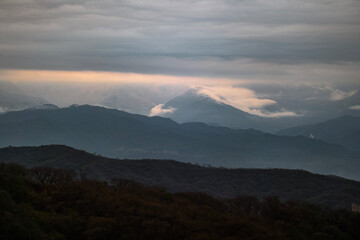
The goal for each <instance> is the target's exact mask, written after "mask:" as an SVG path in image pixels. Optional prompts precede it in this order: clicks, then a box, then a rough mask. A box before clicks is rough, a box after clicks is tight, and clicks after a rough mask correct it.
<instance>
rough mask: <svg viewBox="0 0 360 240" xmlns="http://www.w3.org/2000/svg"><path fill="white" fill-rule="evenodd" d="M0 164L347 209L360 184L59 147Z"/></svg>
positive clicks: (2, 152)
mask: <svg viewBox="0 0 360 240" xmlns="http://www.w3.org/2000/svg"><path fill="white" fill-rule="evenodd" d="M0 162H2V163H18V164H21V165H24V166H26V167H34V166H48V167H56V168H66V169H73V170H81V171H82V172H83V173H86V174H87V176H88V177H89V178H93V179H97V180H100V181H111V180H112V179H113V178H123V179H130V180H134V181H137V182H140V183H143V184H145V185H151V186H161V187H164V188H166V189H167V190H169V191H171V192H204V193H208V194H210V195H212V196H217V197H222V198H233V197H236V196H238V195H253V196H256V197H259V198H262V197H265V196H279V197H280V199H281V200H296V201H309V202H313V203H317V204H322V205H326V206H331V207H342V208H347V209H349V208H350V206H351V203H352V202H357V199H358V197H359V196H360V182H356V181H351V180H347V179H343V178H339V177H335V176H324V175H318V174H311V173H309V172H305V171H301V170H286V169H225V168H214V167H200V166H196V165H193V164H187V163H181V162H176V161H170V160H118V159H109V158H104V157H100V156H95V155H92V154H89V153H87V152H84V151H79V150H76V149H73V148H70V147H66V146H61V145H51V146H41V147H19V148H15V147H10V148H3V149H0Z"/></svg>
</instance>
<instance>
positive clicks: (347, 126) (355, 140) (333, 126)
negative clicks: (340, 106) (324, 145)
mask: <svg viewBox="0 0 360 240" xmlns="http://www.w3.org/2000/svg"><path fill="white" fill-rule="evenodd" d="M279 134H281V135H286V136H298V135H302V136H307V137H310V138H314V139H321V140H324V141H326V142H329V143H336V144H341V145H343V146H345V147H347V148H349V149H352V150H355V151H360V117H355V116H350V115H344V116H342V117H339V118H335V119H330V120H328V121H325V122H321V123H317V124H310V125H303V126H298V127H294V128H288V129H284V130H282V131H280V132H279Z"/></svg>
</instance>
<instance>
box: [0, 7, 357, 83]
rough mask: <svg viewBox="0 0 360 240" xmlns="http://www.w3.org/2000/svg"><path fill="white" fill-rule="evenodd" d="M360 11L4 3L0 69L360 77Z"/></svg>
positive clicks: (0, 15) (0, 19) (0, 10)
mask: <svg viewBox="0 0 360 240" xmlns="http://www.w3.org/2000/svg"><path fill="white" fill-rule="evenodd" d="M359 13H360V1H358V0H343V1H333V0H317V1H308V0H301V1H300V0H296V1H295V0H292V1H289V0H271V1H269V0H258V1H256V0H251V1H250V0H249V1H248V0H243V1H238V0H221V1H220V0H217V1H215V0H208V1H190V0H184V1H175V0H174V1H173V0H157V1H140V0H127V1H126V0H123V1H119V0H103V1H95V0H72V1H66V0H48V1H43V0H16V1H14V0H12V1H10V0H7V1H5V0H1V1H0V33H1V34H0V65H1V67H2V68H19V69H56V70H102V71H123V72H139V73H160V74H175V75H204V76H224V77H246V78H251V77H252V76H253V75H259V76H260V78H263V77H264V76H269V75H270V76H277V77H276V78H282V76H284V75H285V76H288V71H289V70H285V71H284V70H283V67H284V66H283V64H286V67H288V66H289V65H291V66H293V65H294V66H300V67H299V70H297V71H303V70H304V69H306V68H307V66H308V65H309V64H312V63H314V64H324V66H328V67H329V68H330V69H331V68H332V67H333V65H336V66H338V64H339V62H341V64H340V65H342V66H344V64H345V65H346V68H347V69H341V71H342V72H346V71H348V68H351V69H352V71H355V70H354V69H356V68H358V62H359V60H360V44H359V42H360V14H359ZM250 63H253V64H252V65H251V64H250ZM349 64H350V67H349V66H348V65H349ZM354 64H355V65H354ZM257 67H260V68H261V69H257V71H256V72H255V71H254V70H252V69H255V68H257ZM290 69H292V67H290ZM290 71H291V70H290ZM339 71H340V70H339ZM290 75H291V74H290ZM353 75H356V74H355V73H353ZM270 78H271V77H270ZM274 78H275V77H274ZM352 80H353V81H354V79H352Z"/></svg>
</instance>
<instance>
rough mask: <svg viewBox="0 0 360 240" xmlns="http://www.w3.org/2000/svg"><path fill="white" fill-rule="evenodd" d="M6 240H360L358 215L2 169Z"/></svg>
mask: <svg viewBox="0 0 360 240" xmlns="http://www.w3.org/2000/svg"><path fill="white" fill-rule="evenodd" d="M0 239H228V240H230V239H293V240H296V239H326V240H329V239H360V214H358V213H352V212H350V211H347V210H331V209H327V208H326V209H325V208H322V207H320V206H317V205H313V204H309V203H304V202H286V203H283V202H280V201H279V199H278V198H276V197H268V198H265V199H264V200H263V201H259V200H258V199H257V198H255V197H251V196H239V197H237V198H234V199H227V200H224V199H215V198H213V197H210V196H208V195H205V194H202V193H177V194H170V193H168V192H166V191H165V190H163V189H159V188H154V187H147V186H143V185H141V184H138V183H136V182H132V181H128V180H120V179H118V180H114V181H113V182H112V184H108V183H106V182H100V181H95V180H90V179H87V178H86V176H84V175H82V176H81V174H80V176H77V175H76V174H75V173H74V172H73V171H69V170H61V169H53V168H47V167H37V168H32V169H25V168H23V167H21V166H19V165H14V164H1V165H0Z"/></svg>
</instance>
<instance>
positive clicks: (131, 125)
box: [0, 105, 360, 179]
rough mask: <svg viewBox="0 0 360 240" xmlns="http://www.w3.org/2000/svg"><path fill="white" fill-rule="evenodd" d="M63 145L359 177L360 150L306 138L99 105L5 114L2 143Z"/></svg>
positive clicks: (112, 154) (124, 154) (139, 155)
mask: <svg viewBox="0 0 360 240" xmlns="http://www.w3.org/2000/svg"><path fill="white" fill-rule="evenodd" d="M46 144H64V145H69V146H72V147H75V148H79V149H84V150H86V151H88V152H92V153H94V152H96V153H98V154H101V155H105V156H108V157H118V158H133V159H143V158H152V159H174V160H179V161H184V162H192V163H200V164H211V165H214V166H223V167H256V168H267V167H272V168H275V167H276V168H295V169H305V170H309V171H312V172H318V173H326V174H334V175H339V176H344V177H349V178H353V179H360V176H359V172H360V162H359V156H358V154H355V153H353V152H350V151H349V150H347V149H345V148H343V147H342V146H340V145H331V144H328V143H325V142H323V141H320V140H314V139H309V138H306V137H287V136H276V135H271V134H266V133H262V132H260V131H255V130H251V129H250V130H234V129H229V128H223V127H212V126H208V125H206V124H198V123H192V124H182V125H181V124H177V123H176V122H174V121H172V120H170V119H167V118H161V117H151V118H150V117H146V116H142V115H136V114H130V113H127V112H123V111H118V110H114V109H106V108H102V107H95V106H89V105H84V106H72V107H68V108H61V109H35V110H25V111H19V112H9V113H7V114H4V115H2V116H0V146H2V147H6V146H8V145H13V146H37V145H46Z"/></svg>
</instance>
